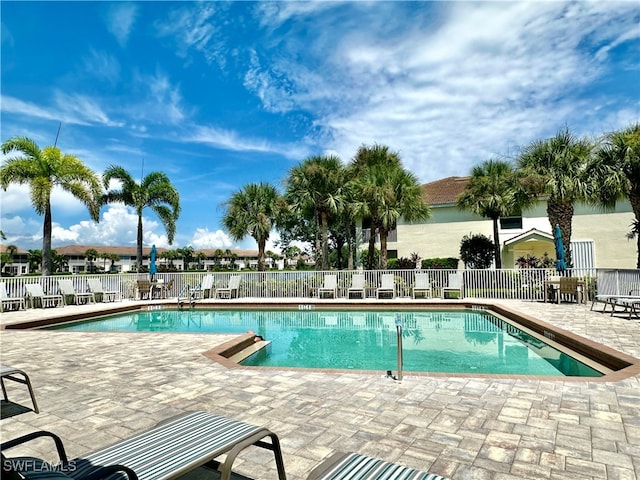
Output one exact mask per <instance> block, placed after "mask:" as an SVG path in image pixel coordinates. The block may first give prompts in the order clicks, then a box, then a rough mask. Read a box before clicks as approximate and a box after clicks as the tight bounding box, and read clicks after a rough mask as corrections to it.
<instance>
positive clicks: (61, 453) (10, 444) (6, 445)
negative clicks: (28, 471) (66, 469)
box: [0, 430, 68, 465]
mask: <svg viewBox="0 0 640 480" xmlns="http://www.w3.org/2000/svg"><path fill="white" fill-rule="evenodd" d="M40 437H51V439H52V440H53V442H54V443H55V445H56V450H57V451H58V457H59V458H60V462H62V464H63V465H66V464H67V463H68V459H67V453H66V452H65V451H64V445H63V444H62V439H60V437H59V436H57V435H56V434H55V433H51V432H46V431H44V430H40V431H38V432H33V433H28V434H27V435H23V436H22V437H18V438H14V439H13V440H8V441H6V442H3V443H1V444H0V450H7V449H9V448H13V447H15V446H18V445H22V444H23V443H26V442H29V441H31V440H35V439H36V438H40Z"/></svg>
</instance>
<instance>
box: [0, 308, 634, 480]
mask: <svg viewBox="0 0 640 480" xmlns="http://www.w3.org/2000/svg"><path fill="white" fill-rule="evenodd" d="M308 301H309V300H308V299H307V300H306V302H307V303H308ZM245 302H247V299H240V300H239V301H237V302H236V301H231V302H230V301H229V300H226V301H221V302H212V304H215V303H224V304H226V305H229V304H230V303H238V304H241V303H245ZM256 302H259V300H256ZM290 302H291V303H300V302H302V300H292V301H290ZM331 302H334V301H332V300H324V301H319V302H318V303H327V304H331ZM400 302H401V303H403V304H410V303H412V301H411V300H400ZM145 303H146V302H145ZM354 303H355V304H357V303H358V301H356V302H354ZM380 303H384V301H377V302H376V304H380ZM420 303H421V304H422V303H424V302H420ZM433 303H436V304H437V303H438V300H434V301H433ZM478 303H482V301H478ZM492 303H496V304H500V305H505V306H507V307H509V308H511V309H515V310H517V311H519V312H522V313H523V314H525V315H530V316H533V317H536V318H539V319H540V320H543V321H546V322H549V323H551V324H553V325H555V326H558V327H561V328H564V329H566V330H569V331H571V332H573V333H575V334H578V335H581V336H583V337H586V338H588V339H591V340H593V341H596V342H599V343H602V344H604V345H607V346H609V347H611V348H614V349H616V350H619V351H621V352H623V353H626V354H628V355H631V356H634V357H636V358H640V321H638V320H637V319H635V320H633V319H632V320H629V319H627V318H626V317H623V316H621V315H616V316H614V317H611V316H610V315H609V314H608V313H606V314H602V313H599V312H591V311H590V310H589V305H578V304H561V305H557V304H543V303H538V302H525V301H492ZM128 304H136V302H131V301H123V302H116V303H114V304H97V305H88V306H67V307H64V308H55V309H46V310H43V309H29V310H26V311H20V312H7V313H3V314H2V315H1V316H0V326H4V325H6V324H9V323H16V322H26V321H32V320H36V319H43V318H48V317H51V316H52V315H54V314H55V315H58V314H61V313H64V314H65V315H75V314H78V313H90V312H96V311H103V310H104V309H105V308H107V309H108V308H118V307H122V306H124V305H128ZM599 306H600V307H601V306H602V304H600V305H599ZM232 338H234V336H233V335H205V334H169V333H154V334H150V333H108V332H100V333H99V334H95V333H88V332H87V333H85V332H64V331H43V330H41V331H34V330H0V349H1V351H0V358H1V361H2V363H3V364H5V365H10V366H13V367H16V368H21V369H24V370H25V371H26V372H27V373H28V374H29V376H30V378H31V381H32V383H33V385H34V389H35V394H36V397H37V400H38V403H39V406H40V412H41V413H40V414H35V413H31V412H30V413H26V414H22V415H18V416H15V417H11V418H7V419H4V420H2V422H1V424H0V428H1V430H0V433H1V435H2V440H6V439H9V438H13V437H16V436H18V435H22V434H25V433H28V432H31V431H34V430H40V429H45V430H50V431H53V432H55V433H57V434H59V435H60V436H61V437H62V438H63V440H64V441H65V446H66V448H67V453H68V454H69V455H70V456H71V457H74V456H78V455H82V454H84V453H88V452H90V451H93V450H95V449H97V448H98V447H101V446H105V445H108V444H110V443H113V442H116V441H118V440H120V439H123V438H127V437H129V436H131V435H132V434H133V433H135V432H138V431H141V430H143V429H145V428H148V427H151V426H153V425H154V424H156V423H157V422H159V421H161V420H164V419H166V418H167V417H169V416H172V415H175V414H178V413H181V412H185V411H190V410H208V411H212V412H215V413H218V414H222V415H226V416H229V417H233V418H236V419H238V420H242V421H246V422H249V423H254V424H257V425H264V426H266V427H268V428H270V429H271V430H272V431H273V432H275V433H276V434H278V436H279V437H280V441H281V443H282V448H283V455H284V461H285V467H286V470H287V477H288V478H289V479H291V480H296V479H303V478H305V477H306V474H307V473H308V472H309V471H310V470H311V469H312V468H313V467H314V466H316V465H318V464H319V463H320V462H321V461H322V460H323V459H324V458H326V457H327V456H329V455H330V454H331V453H333V452H335V451H357V452H360V453H364V454H368V455H373V456H377V457H381V458H384V459H386V460H390V461H395V462H398V463H402V464H405V465H409V466H413V467H417V468H421V469H428V470H430V471H433V472H434V473H439V474H441V475H446V476H449V477H451V478H452V479H455V480H466V479H474V480H475V479H478V480H485V479H490V480H516V479H518V480H521V479H531V480H534V479H535V480H540V479H553V480H565V479H567V480H568V479H576V480H578V479H579V480H587V479H598V480H601V479H611V480H626V479H638V478H640V375H635V376H631V377H628V378H625V379H622V380H619V381H615V382H602V381H600V382H598V381H588V380H585V381H576V380H566V381H564V380H543V379H536V378H532V379H522V378H510V377H501V378H488V377H471V376H455V377H446V376H434V377H425V376H411V375H406V374H405V377H404V379H403V381H402V383H397V382H394V381H393V380H391V379H387V378H384V377H383V375H382V374H357V373H350V372H345V373H325V372H321V371H302V372H301V371H288V370H284V369H256V368H234V369H228V368H226V367H224V366H222V365H220V364H218V363H215V362H213V361H211V360H209V359H208V358H206V357H205V356H204V355H203V354H204V352H206V351H208V350H210V349H212V348H214V347H215V346H217V345H220V344H221V343H223V342H226V341H228V340H231V339H232ZM390 368H391V367H390ZM9 383H10V384H9V385H8V387H9V388H10V389H9V395H10V398H11V399H12V400H16V401H24V403H27V404H28V401H27V396H26V389H23V388H21V387H22V386H21V385H18V386H15V387H14V386H13V385H11V383H12V382H9ZM23 390H24V391H23ZM15 452H16V453H25V454H33V455H37V456H40V457H42V458H44V459H46V460H49V461H52V462H53V461H55V457H54V456H53V454H52V449H51V446H50V445H49V444H46V443H36V444H35V445H34V446H33V448H30V449H28V450H27V449H15ZM236 465H237V468H236V470H237V471H238V472H239V473H243V474H245V475H248V476H250V477H251V478H255V479H267V478H275V465H274V462H273V460H272V456H271V455H270V453H269V452H265V451H263V450H262V449H249V450H247V451H245V453H243V454H241V455H240V457H239V458H238V460H237V462H236Z"/></svg>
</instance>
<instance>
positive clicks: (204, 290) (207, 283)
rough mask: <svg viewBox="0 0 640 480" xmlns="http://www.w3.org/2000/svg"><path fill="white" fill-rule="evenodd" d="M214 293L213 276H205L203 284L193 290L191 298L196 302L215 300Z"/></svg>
mask: <svg viewBox="0 0 640 480" xmlns="http://www.w3.org/2000/svg"><path fill="white" fill-rule="evenodd" d="M214 292H215V286H214V284H213V275H205V276H204V278H203V279H202V282H200V283H199V284H198V285H196V286H195V287H193V288H192V289H191V298H192V299H194V300H200V299H203V298H213V297H214V295H215V293H214Z"/></svg>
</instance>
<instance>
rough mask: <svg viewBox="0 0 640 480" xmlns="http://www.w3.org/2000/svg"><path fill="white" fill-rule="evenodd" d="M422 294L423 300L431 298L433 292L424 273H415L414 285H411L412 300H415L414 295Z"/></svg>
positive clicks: (429, 281)
mask: <svg viewBox="0 0 640 480" xmlns="http://www.w3.org/2000/svg"><path fill="white" fill-rule="evenodd" d="M418 293H422V294H423V296H424V298H431V297H432V296H433V290H432V289H431V280H429V275H428V274H426V273H416V280H415V284H414V285H413V290H412V294H413V298H416V294H418Z"/></svg>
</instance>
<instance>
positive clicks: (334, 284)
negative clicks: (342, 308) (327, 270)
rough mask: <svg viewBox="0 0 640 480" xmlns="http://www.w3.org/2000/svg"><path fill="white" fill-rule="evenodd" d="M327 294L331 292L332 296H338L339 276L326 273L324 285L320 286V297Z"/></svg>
mask: <svg viewBox="0 0 640 480" xmlns="http://www.w3.org/2000/svg"><path fill="white" fill-rule="evenodd" d="M325 294H330V295H331V298H336V297H337V296H338V276H337V275H325V277H324V285H323V286H322V287H320V288H318V298H324V295H325Z"/></svg>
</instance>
